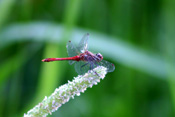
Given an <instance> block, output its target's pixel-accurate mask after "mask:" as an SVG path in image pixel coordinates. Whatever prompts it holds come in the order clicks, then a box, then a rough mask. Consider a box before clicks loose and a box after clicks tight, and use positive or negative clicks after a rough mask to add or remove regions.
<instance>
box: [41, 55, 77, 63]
mask: <svg viewBox="0 0 175 117" xmlns="http://www.w3.org/2000/svg"><path fill="white" fill-rule="evenodd" d="M65 60H72V61H80V56H74V57H66V58H46V59H43V60H42V61H43V62H51V61H65Z"/></svg>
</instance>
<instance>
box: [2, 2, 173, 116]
mask: <svg viewBox="0 0 175 117" xmlns="http://www.w3.org/2000/svg"><path fill="white" fill-rule="evenodd" d="M174 12H175V1H174V0H96V1H95V0H0V117H15V116H16V117H17V116H22V115H23V114H24V113H26V112H27V111H28V110H29V109H31V108H32V107H34V106H35V105H36V104H38V103H39V102H40V101H41V100H43V99H44V96H49V95H50V94H51V93H52V92H53V91H54V89H55V88H56V87H59V86H60V85H62V84H64V83H67V81H68V80H72V78H73V77H75V76H77V73H76V72H75V70H74V66H70V65H69V64H68V62H67V61H65V62H63V61H62V62H52V63H43V62H41V60H42V59H43V58H48V57H66V56H67V50H66V42H67V41H68V40H72V41H73V42H75V43H78V41H80V39H81V38H82V36H83V35H84V34H85V33H87V32H89V33H90V39H89V50H90V51H93V52H95V53H96V52H100V53H101V54H102V55H103V56H104V59H105V60H108V61H110V62H112V63H114V64H115V66H116V70H115V71H114V72H112V73H109V74H107V76H106V77H105V79H104V80H102V81H101V82H100V83H99V84H98V85H97V86H94V87H93V88H90V89H88V90H87V91H85V93H83V94H81V96H79V97H75V99H71V100H70V101H69V102H68V103H66V104H64V105H63V106H62V107H60V108H59V110H58V111H56V112H55V113H53V114H52V115H51V116H52V117H58V116H60V117H174V116H175V46H174V44H175V41H174V38H175V13H174Z"/></svg>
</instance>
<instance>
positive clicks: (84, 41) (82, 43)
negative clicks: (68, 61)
mask: <svg viewBox="0 0 175 117" xmlns="http://www.w3.org/2000/svg"><path fill="white" fill-rule="evenodd" d="M88 39H89V33H87V34H85V35H84V36H83V38H82V39H81V41H80V43H79V44H78V47H77V49H78V50H79V51H80V53H84V52H85V51H86V50H88Z"/></svg>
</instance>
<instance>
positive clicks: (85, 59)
mask: <svg viewBox="0 0 175 117" xmlns="http://www.w3.org/2000/svg"><path fill="white" fill-rule="evenodd" d="M88 38H89V34H88V33H87V34H86V35H84V37H83V38H82V40H81V41H80V43H79V45H78V46H77V47H75V46H74V45H73V44H72V43H71V41H69V42H68V44H67V50H68V55H69V57H66V58H46V59H43V60H42V61H43V62H51V61H64V60H69V63H70V64H73V63H74V62H76V63H75V70H76V72H77V73H78V74H84V73H86V72H87V71H88V70H89V69H90V70H92V69H93V68H94V67H97V66H104V67H106V68H107V70H108V72H112V71H114V69H115V66H114V64H112V63H110V62H108V61H105V60H103V56H102V55H101V54H100V53H97V54H93V53H92V52H90V51H88V50H87V49H88V44H87V41H88Z"/></svg>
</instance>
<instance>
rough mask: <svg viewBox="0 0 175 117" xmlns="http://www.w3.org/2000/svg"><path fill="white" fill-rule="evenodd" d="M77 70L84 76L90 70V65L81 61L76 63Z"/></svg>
mask: <svg viewBox="0 0 175 117" xmlns="http://www.w3.org/2000/svg"><path fill="white" fill-rule="evenodd" d="M74 67H75V70H76V72H77V73H78V74H79V75H83V74H85V73H87V72H88V70H89V69H90V64H89V63H88V62H84V61H79V62H76V63H75V66H74Z"/></svg>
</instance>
